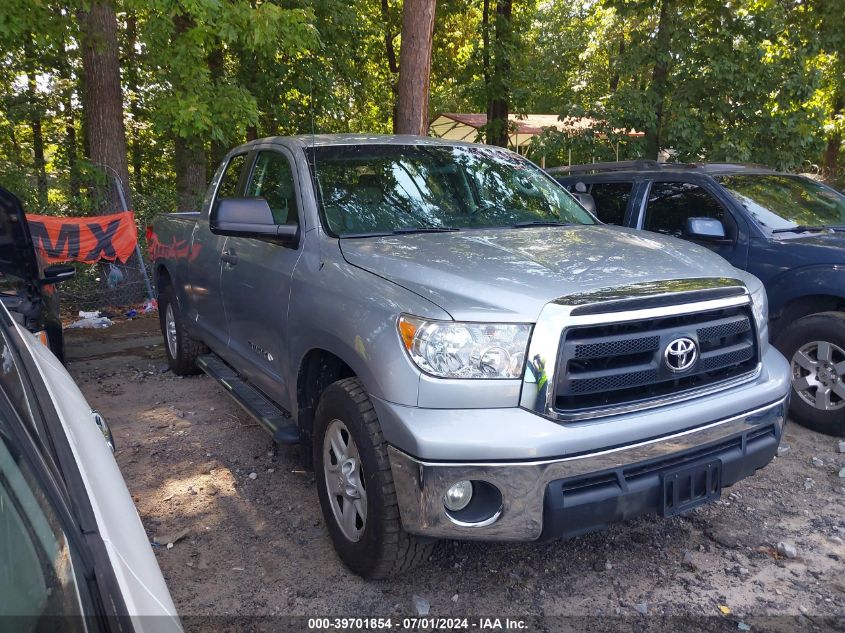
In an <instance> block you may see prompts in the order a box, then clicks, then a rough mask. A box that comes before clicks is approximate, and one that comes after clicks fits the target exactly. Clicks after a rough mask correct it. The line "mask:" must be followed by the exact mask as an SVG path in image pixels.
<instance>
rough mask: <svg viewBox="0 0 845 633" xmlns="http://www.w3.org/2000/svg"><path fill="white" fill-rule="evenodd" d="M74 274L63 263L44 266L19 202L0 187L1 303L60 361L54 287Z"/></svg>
mask: <svg viewBox="0 0 845 633" xmlns="http://www.w3.org/2000/svg"><path fill="white" fill-rule="evenodd" d="M75 272H76V271H75V270H74V268H73V267H72V266H68V265H66V264H53V265H52V266H45V265H44V263H43V262H42V260H41V257H39V255H38V252H37V251H36V249H35V246H34V244H33V242H32V236H31V235H30V232H29V226H28V224H27V221H26V214H25V213H24V210H23V206H22V205H21V202H20V200H18V198H17V197H15V195H14V194H12V193H11V192H10V191H8V190H7V189H4V188H3V187H0V300H2V302H3V305H5V306H6V308H7V309H8V310H9V312H10V313H11V314H12V316H13V317H14V318H15V319H16V320H17V321H18V322H19V323H20V324H21V325H23V326H24V327H25V328H26V329H28V330H29V331H30V332H32V333H34V334H35V335H36V336H37V337H38V338H39V339H40V340H41V342H42V343H45V344H46V345H47V346H48V347H49V348H50V351H52V352H53V353H54V354H55V355H56V357H57V358H58V359H59V360H61V361H63V362H64V336H63V334H62V321H61V318H60V317H59V297H58V294H57V293H56V286H55V284H57V283H58V282H60V281H65V280H67V279H71V278H72V277H73V276H74V274H75Z"/></svg>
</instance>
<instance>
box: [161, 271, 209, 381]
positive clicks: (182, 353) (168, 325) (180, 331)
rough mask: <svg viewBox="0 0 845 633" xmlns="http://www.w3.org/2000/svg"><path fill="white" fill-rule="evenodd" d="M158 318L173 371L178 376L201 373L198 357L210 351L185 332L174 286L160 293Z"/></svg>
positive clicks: (165, 349)
mask: <svg viewBox="0 0 845 633" xmlns="http://www.w3.org/2000/svg"><path fill="white" fill-rule="evenodd" d="M158 317H159V323H160V324H161V334H162V336H164V352H165V354H167V364H168V365H169V366H170V369H171V371H173V373H174V374H176V375H177V376H191V375H193V374H198V373H200V368H199V367H197V364H196V362H197V357H198V356H201V355H203V354H205V353H206V352H207V351H208V349H207V348H206V347H205V345H203V344H202V343H201V342H200V341H197V340H195V339H192V338H191V337H190V336H189V335H188V332H187V331H186V330H185V323H184V320H183V318H182V312H181V311H180V310H179V302H178V301H177V300H176V293H175V292H174V291H173V286H166V287H165V288H163V289H162V290H161V292H160V293H159V296H158Z"/></svg>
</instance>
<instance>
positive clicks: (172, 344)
mask: <svg viewBox="0 0 845 633" xmlns="http://www.w3.org/2000/svg"><path fill="white" fill-rule="evenodd" d="M164 330H165V333H166V336H167V349H168V350H169V351H170V357H171V358H176V354H177V351H178V341H177V339H176V318H175V317H174V315H173V304H172V303H168V304H167V309H166V310H165V312H164Z"/></svg>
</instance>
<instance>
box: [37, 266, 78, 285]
mask: <svg viewBox="0 0 845 633" xmlns="http://www.w3.org/2000/svg"><path fill="white" fill-rule="evenodd" d="M43 275H44V278H43V279H42V280H41V283H42V284H57V283H59V282H60V281H67V280H68V279H73V278H74V277H76V269H75V268H74V267H73V266H69V265H68V264H53V265H52V266H47V268H45V269H44V272H43Z"/></svg>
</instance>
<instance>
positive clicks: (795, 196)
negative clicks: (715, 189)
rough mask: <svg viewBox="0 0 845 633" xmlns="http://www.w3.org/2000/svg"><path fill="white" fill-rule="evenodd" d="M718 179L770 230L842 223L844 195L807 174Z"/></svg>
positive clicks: (742, 176)
mask: <svg viewBox="0 0 845 633" xmlns="http://www.w3.org/2000/svg"><path fill="white" fill-rule="evenodd" d="M719 182H721V183H722V185H724V186H725V188H726V189H727V190H728V191H730V192H731V194H733V196H734V197H735V198H736V199H737V200H739V201H740V202H741V203H742V204H743V205H745V208H746V209H748V212H749V213H750V214H751V215H753V216H754V218H755V219H756V220H757V221H758V222H759V223H760V224H762V225H763V226H764V227H766V228H769V229H771V230H773V231H782V230H787V231H788V230H789V229H792V228H796V227H814V226H817V227H822V226H837V227H838V226H843V225H845V196H842V195H840V194H839V193H837V192H836V191H834V190H833V189H831V188H829V187H826V186H825V185H823V184H821V183H818V182H815V181H814V180H810V179H809V178H804V177H802V176H787V175H782V174H772V175H751V174H748V175H740V176H723V177H721V178H719Z"/></svg>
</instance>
